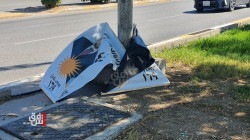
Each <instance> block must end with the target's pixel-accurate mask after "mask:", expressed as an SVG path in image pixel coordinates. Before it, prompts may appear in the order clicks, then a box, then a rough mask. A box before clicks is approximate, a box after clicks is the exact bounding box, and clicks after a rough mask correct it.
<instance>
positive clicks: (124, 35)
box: [118, 0, 133, 48]
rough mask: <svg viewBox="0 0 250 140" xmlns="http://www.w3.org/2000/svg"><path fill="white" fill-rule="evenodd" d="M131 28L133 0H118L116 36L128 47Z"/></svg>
mask: <svg viewBox="0 0 250 140" xmlns="http://www.w3.org/2000/svg"><path fill="white" fill-rule="evenodd" d="M132 30H133V0H118V38H119V40H120V41H121V42H122V44H123V45H124V47H125V48H127V47H128V45H129V41H130V39H131V37H132Z"/></svg>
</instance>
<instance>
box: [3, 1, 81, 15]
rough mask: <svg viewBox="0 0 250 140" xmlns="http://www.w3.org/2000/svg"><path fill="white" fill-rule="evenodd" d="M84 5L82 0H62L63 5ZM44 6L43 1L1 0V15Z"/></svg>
mask: <svg viewBox="0 0 250 140" xmlns="http://www.w3.org/2000/svg"><path fill="white" fill-rule="evenodd" d="M67 4H70V5H72V4H73V5H75V4H83V2H82V1H81V0H62V5H67ZM37 6H42V4H41V0H0V13H1V12H10V11H18V10H21V9H23V8H27V7H37Z"/></svg>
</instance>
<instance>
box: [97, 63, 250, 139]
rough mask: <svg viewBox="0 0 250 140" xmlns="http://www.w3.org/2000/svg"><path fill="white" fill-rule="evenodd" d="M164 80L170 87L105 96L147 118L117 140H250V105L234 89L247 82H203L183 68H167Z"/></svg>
mask: <svg viewBox="0 0 250 140" xmlns="http://www.w3.org/2000/svg"><path fill="white" fill-rule="evenodd" d="M166 76H167V77H168V78H169V80H170V82H171V84H170V85H169V86H166V87H157V88H151V89H144V90H138V91H133V92H127V93H124V94H116V95H112V96H104V97H101V99H102V100H103V101H105V102H108V103H111V104H116V105H121V106H123V107H125V108H126V109H127V110H129V111H136V112H138V113H140V114H142V115H143V118H142V119H141V120H140V121H138V122H137V123H135V124H133V125H131V126H129V127H128V128H127V129H125V130H124V131H123V132H122V133H121V134H120V135H119V136H118V137H116V138H115V139H133V140H134V139H135V140H136V139H144V140H150V139H152V140H160V139H169V140H172V139H173V140H176V139H181V140H182V139H183V140H184V139H188V140H189V139H227V140H228V139H236V140H238V139H239V140H250V102H249V101H240V100H238V99H236V97H235V94H236V93H234V90H233V89H232V85H233V84H239V85H240V84H241V82H245V81H242V80H237V79H229V80H223V79H213V80H199V79H197V78H193V77H194V76H193V75H192V70H191V68H189V67H185V66H181V65H180V66H174V67H170V68H168V70H167V74H166Z"/></svg>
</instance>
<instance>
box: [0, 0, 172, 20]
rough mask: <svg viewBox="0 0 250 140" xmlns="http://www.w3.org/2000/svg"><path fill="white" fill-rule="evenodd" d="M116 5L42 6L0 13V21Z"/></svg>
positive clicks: (143, 1) (144, 1) (142, 1)
mask: <svg viewBox="0 0 250 140" xmlns="http://www.w3.org/2000/svg"><path fill="white" fill-rule="evenodd" d="M167 1H173V0H136V1H134V5H142V4H150V3H156V2H167ZM115 7H117V3H115V2H111V3H108V4H91V3H82V4H75V5H74V4H72V5H71V4H61V5H58V6H57V7H55V8H51V9H47V8H45V7H44V6H37V7H27V8H26V7H24V8H22V9H19V10H14V11H11V12H9V13H6V12H4V13H0V20H3V19H13V18H19V17H28V16H41V15H53V14H58V13H66V12H76V11H88V10H100V9H107V8H115Z"/></svg>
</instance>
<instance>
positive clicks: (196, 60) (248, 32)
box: [152, 25, 250, 99]
mask: <svg viewBox="0 0 250 140" xmlns="http://www.w3.org/2000/svg"><path fill="white" fill-rule="evenodd" d="M152 54H153V56H154V57H160V58H164V59H166V60H167V63H168V65H169V64H170V65H175V64H178V63H179V64H180V63H181V64H183V65H187V66H190V67H191V68H192V70H193V74H194V76H195V77H199V78H201V79H213V78H222V79H229V78H236V79H246V80H247V81H249V78H250V64H249V60H250V25H245V26H243V27H241V28H238V29H233V30H228V31H226V32H223V33H222V34H220V35H216V36H213V37H210V38H205V39H200V40H197V41H193V42H191V43H189V44H188V45H187V46H181V47H178V48H174V49H165V50H164V51H162V52H152ZM247 85H248V86H247V88H246V89H247V91H249V84H247ZM239 91H240V90H239ZM243 91H245V90H243ZM244 98H249V99H250V95H249V94H244Z"/></svg>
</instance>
